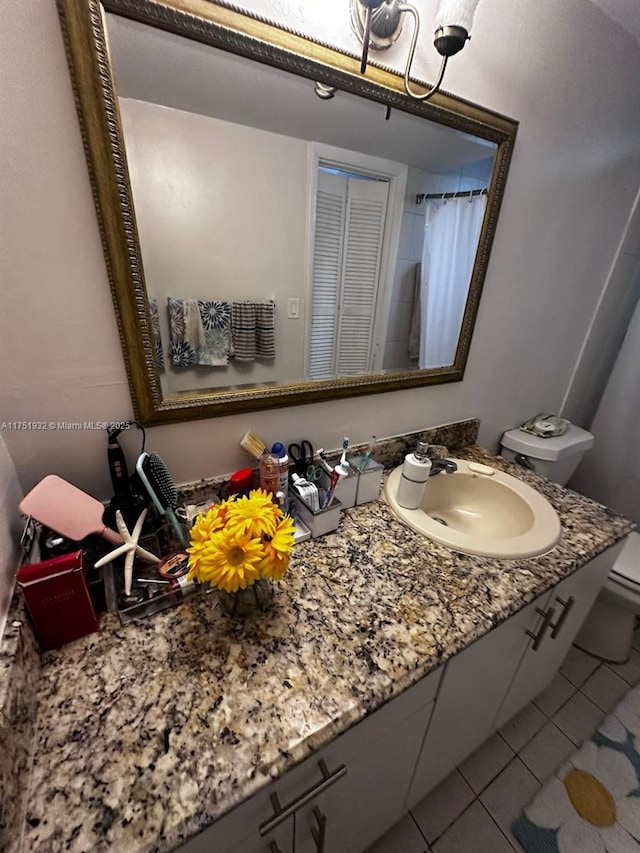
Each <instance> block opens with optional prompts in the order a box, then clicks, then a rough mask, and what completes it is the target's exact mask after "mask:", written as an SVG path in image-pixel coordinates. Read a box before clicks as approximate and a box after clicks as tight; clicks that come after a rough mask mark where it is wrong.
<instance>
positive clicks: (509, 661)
mask: <svg viewBox="0 0 640 853" xmlns="http://www.w3.org/2000/svg"><path fill="white" fill-rule="evenodd" d="M547 597H548V596H547V595H545V596H544V599H543V601H544V600H546V598H547ZM539 606H540V601H539V600H536V601H534V602H532V603H531V604H529V605H527V607H525V608H524V609H523V610H521V611H520V612H519V613H517V614H516V615H515V616H512V617H511V618H509V619H507V620H506V621H505V622H503V623H502V625H499V626H498V627H497V628H494V629H493V631H490V632H489V633H488V634H485V636H484V637H481V638H480V639H479V640H477V641H476V642H475V643H473V645H471V646H469V647H468V648H466V649H465V650H464V651H462V652H460V653H459V654H457V655H455V657H453V658H451V660H450V661H449V662H448V663H447V666H446V669H445V671H444V675H443V677H442V684H441V686H440V690H439V692H438V696H437V699H436V706H435V709H434V712H433V716H432V718H431V723H430V725H429V729H428V731H427V736H426V738H425V742H424V744H423V747H422V751H421V753H420V758H419V760H418V764H417V766H416V771H415V775H414V779H413V783H412V785H411V791H410V793H409V799H408V802H407V809H410V808H413V806H415V805H416V803H418V802H420V800H421V799H422V798H423V797H424V796H425V795H426V794H428V793H429V791H430V790H431V789H432V788H434V787H435V786H436V785H437V784H438V782H440V781H441V780H442V779H444V778H445V776H447V775H448V774H449V773H450V772H451V771H452V770H453V768H454V767H456V766H457V765H458V764H460V762H462V761H463V760H464V759H465V758H467V756H469V755H470V754H471V753H472V752H473V751H474V750H475V749H476V748H477V747H478V746H480V744H481V743H483V742H484V741H485V740H486V739H487V737H489V735H490V734H491V733H492V732H493V722H494V720H495V717H496V714H497V712H498V709H499V708H500V705H501V704H502V701H503V699H504V697H505V695H506V693H507V690H508V688H509V684H510V683H511V681H512V679H513V676H514V673H515V672H516V669H517V667H518V664H519V663H520V660H521V659H522V656H523V655H524V653H525V650H526V647H527V643H528V640H529V638H528V637H527V635H526V633H525V632H526V630H527V628H528V627H529V625H530V623H531V622H532V620H533V619H534V616H535V610H536V607H539Z"/></svg>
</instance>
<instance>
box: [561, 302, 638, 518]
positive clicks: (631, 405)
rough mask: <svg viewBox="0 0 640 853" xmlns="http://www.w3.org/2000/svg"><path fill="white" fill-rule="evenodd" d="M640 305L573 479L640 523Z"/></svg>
mask: <svg viewBox="0 0 640 853" xmlns="http://www.w3.org/2000/svg"><path fill="white" fill-rule="evenodd" d="M638 424H640V304H639V305H638V306H637V308H636V310H635V313H634V315H633V318H632V320H631V324H630V325H629V330H628V332H627V334H626V337H625V339H624V341H623V343H622V348H621V349H620V354H619V356H618V358H617V360H616V363H615V367H614V369H613V371H612V372H611V377H610V378H609V382H608V383H607V387H606V389H605V392H604V395H603V397H602V400H601V402H600V406H599V407H598V411H597V412H596V416H595V418H594V421H593V426H592V430H593V433H594V435H595V436H596V443H595V445H594V448H593V450H591V451H590V452H589V453H588V454H587V455H586V456H585V458H584V460H583V461H582V463H581V465H580V467H579V468H578V470H577V471H576V473H575V475H574V476H573V478H572V480H571V484H570V485H571V488H572V489H576V490H578V491H579V492H581V493H582V494H585V495H588V496H589V497H592V498H594V499H595V500H597V501H600V502H601V503H604V504H606V505H607V506H610V507H611V508H612V509H615V510H616V511H617V512H621V513H622V514H623V515H626V516H627V517H628V518H632V519H633V520H634V521H636V522H637V523H638V524H640V492H639V489H638V487H639V486H640V452H638Z"/></svg>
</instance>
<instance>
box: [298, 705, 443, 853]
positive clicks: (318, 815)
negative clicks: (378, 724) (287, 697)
mask: <svg viewBox="0 0 640 853" xmlns="http://www.w3.org/2000/svg"><path fill="white" fill-rule="evenodd" d="M432 709H433V702H432V703H431V704H430V705H428V706H427V707H425V708H421V709H419V710H418V711H416V712H414V713H413V714H412V715H411V716H410V717H409V718H407V719H405V720H404V721H403V722H402V723H401V724H400V725H399V726H397V727H396V728H395V729H393V730H392V731H390V732H388V733H387V734H385V735H384V736H383V737H382V738H379V739H377V740H374V741H372V742H371V743H370V744H369V745H368V747H366V748H365V749H364V750H362V751H361V752H360V753H359V754H358V755H355V756H353V757H352V758H350V759H349V758H348V757H344V755H343V754H341V750H340V748H339V747H338V748H335V747H334V745H333V744H329V746H328V747H327V748H326V749H323V750H322V754H323V756H325V757H326V761H327V764H328V765H329V767H334V766H336V765H337V766H339V765H340V764H341V763H343V764H344V766H345V767H346V770H347V772H346V774H345V776H344V777H343V778H342V779H341V780H340V782H338V783H337V784H336V785H334V786H332V787H331V788H328V789H327V790H326V791H325V792H324V793H322V794H320V795H319V796H318V797H316V798H315V799H314V800H313V801H312V802H311V803H309V804H308V805H307V806H306V807H305V808H303V809H301V810H300V811H298V812H296V815H295V853H359V851H363V850H366V849H367V848H368V847H369V846H370V845H371V844H373V842H374V841H376V839H378V838H379V837H380V836H381V835H384V833H385V832H386V831H387V830H388V829H389V828H390V827H392V826H393V825H394V824H395V823H397V822H398V821H399V820H400V818H401V817H402V814H403V807H404V802H405V799H406V796H407V792H408V789H409V783H410V782H411V776H412V774H413V769H414V767H415V763H416V760H417V757H418V753H419V751H420V745H421V743H422V739H423V737H424V733H425V729H426V727H427V724H428V722H429V717H430V716H431V712H432Z"/></svg>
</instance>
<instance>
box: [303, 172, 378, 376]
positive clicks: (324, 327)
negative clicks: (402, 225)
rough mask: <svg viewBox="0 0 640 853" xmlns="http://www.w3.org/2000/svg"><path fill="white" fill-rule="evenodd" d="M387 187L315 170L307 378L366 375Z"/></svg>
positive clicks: (368, 367)
mask: <svg viewBox="0 0 640 853" xmlns="http://www.w3.org/2000/svg"><path fill="white" fill-rule="evenodd" d="M388 194H389V185H388V183H386V182H384V181H374V180H360V179H357V178H346V177H344V176H340V175H334V174H330V173H327V172H324V171H322V170H320V171H319V172H318V192H317V200H316V230H315V244H314V264H313V282H312V287H313V292H312V297H311V305H312V314H311V329H310V336H309V337H310V342H309V362H308V375H309V378H311V379H328V378H331V377H334V376H354V375H357V374H362V373H369V372H370V370H371V349H372V337H373V326H374V320H375V310H376V302H377V297H378V283H379V275H380V257H381V254H382V241H383V237H384V225H385V218H386V210H387V198H388Z"/></svg>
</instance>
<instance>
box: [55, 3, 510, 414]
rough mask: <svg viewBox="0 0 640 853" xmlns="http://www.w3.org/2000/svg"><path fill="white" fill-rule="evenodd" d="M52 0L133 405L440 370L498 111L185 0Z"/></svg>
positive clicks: (351, 387) (483, 252)
mask: <svg viewBox="0 0 640 853" xmlns="http://www.w3.org/2000/svg"><path fill="white" fill-rule="evenodd" d="M58 7H59V11H60V18H61V23H62V28H63V33H64V35H65V41H66V46H67V54H68V59H69V65H70V70H71V77H72V82H73V85H74V92H75V95H76V103H77V106H78V112H79V116H80V122H81V126H82V129H83V139H84V143H85V149H86V153H87V161H88V165H89V170H90V173H91V178H92V186H93V190H94V195H95V199H96V207H97V211H98V216H99V220H100V224H101V231H102V236H103V243H104V249H105V257H106V260H107V266H108V270H109V276H110V282H111V287H112V292H113V296H114V304H115V310H116V316H117V319H118V325H119V329H120V334H121V339H122V348H123V355H124V359H125V364H126V367H127V373H128V377H129V383H130V388H131V394H132V400H133V406H134V411H135V414H136V417H137V418H138V419H139V420H140V421H141V422H143V423H145V424H153V423H168V422H172V421H181V420H188V419H194V418H202V417H211V416H216V415H226V414H231V413H236V412H243V411H253V410H257V409H262V408H274V407H278V406H286V405H292V404H301V403H308V402H315V401H322V400H327V399H332V398H336V397H347V396H355V395H359V394H371V393H376V392H380V391H392V390H397V389H401V388H407V387H415V386H421V385H428V384H435V383H441V382H448V381H456V380H460V379H462V376H463V373H464V368H465V364H466V360H467V356H468V352H469V346H470V341H471V334H472V331H473V325H474V321H475V316H476V312H477V308H478V302H479V299H480V294H481V290H482V284H483V281H484V277H485V273H486V268H487V263H488V259H489V252H490V248H491V243H492V240H493V236H494V233H495V228H496V223H497V218H498V212H499V208H500V202H501V199H502V195H503V192H504V187H505V182H506V178H507V171H508V166H509V162H510V158H511V153H512V149H513V145H514V141H515V136H516V131H517V123H516V122H515V121H513V120H511V119H508V118H505V117H503V116H500V115H498V114H496V113H493V112H491V111H489V110H486V109H483V108H482V107H479V106H477V105H474V104H470V103H468V102H464V101H461V100H459V99H456V98H453V97H451V96H448V95H446V94H439V95H437V96H436V97H435V98H434V99H433V100H432V101H430V102H428V103H420V102H417V101H414V100H412V99H411V98H409V97H408V96H406V95H405V94H404V93H403V86H402V81H401V78H400V77H399V76H398V75H396V74H394V73H391V72H390V71H388V70H385V69H384V68H382V67H380V66H375V65H372V66H370V68H369V69H368V71H367V75H366V77H362V76H360V75H359V73H358V66H359V59H358V57H357V56H355V55H354V56H348V55H346V54H343V53H340V52H338V51H335V50H333V49H330V48H328V47H326V46H323V45H321V44H317V43H315V42H312V41H309V40H308V39H305V38H302V37H300V36H299V35H297V34H295V33H293V32H288V31H286V30H283V29H281V28H278V27H275V26H273V25H271V24H269V23H267V22H265V21H262V20H257V19H255V18H253V17H251V16H248V15H244V14H240V13H238V12H237V11H235V10H233V9H231V8H227V7H225V6H223V5H220V4H217V3H211V2H206V1H205V0H163V2H153V0H105V2H102V3H100V2H97V0H58ZM332 90H335V92H333V97H330V98H327V97H324V98H322V97H319V96H318V93H319V94H321V95H322V94H324V95H326V94H327V93H328V91H329V93H331V92H332Z"/></svg>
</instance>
